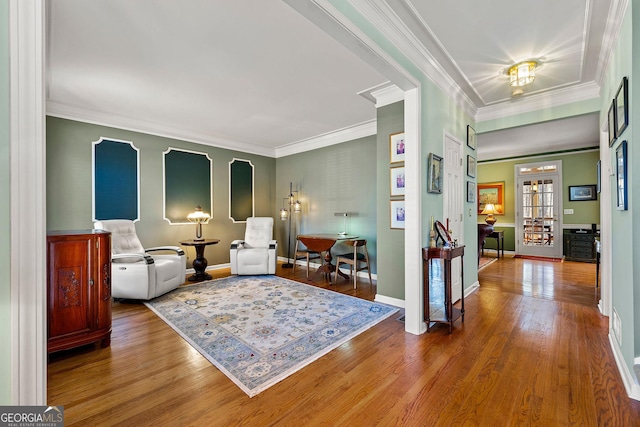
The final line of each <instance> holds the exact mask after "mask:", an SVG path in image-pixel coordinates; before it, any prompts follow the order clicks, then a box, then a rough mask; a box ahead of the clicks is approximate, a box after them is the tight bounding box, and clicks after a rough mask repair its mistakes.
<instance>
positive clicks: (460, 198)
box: [442, 132, 466, 303]
mask: <svg viewBox="0 0 640 427" xmlns="http://www.w3.org/2000/svg"><path fill="white" fill-rule="evenodd" d="M448 144H454V145H455V146H456V147H457V149H458V153H459V155H460V157H459V160H457V161H455V160H454V161H453V162H450V161H449V160H450V158H451V156H450V151H449V150H448V148H447V147H448ZM442 145H443V152H444V156H443V157H444V168H443V171H442V176H443V183H442V194H443V204H442V218H443V219H445V220H446V218H453V221H452V223H453V224H456V225H455V227H454V228H455V229H454V230H453V231H454V232H453V234H452V237H453V238H454V239H456V240H457V241H458V245H464V241H465V240H464V201H465V199H464V198H465V195H466V191H465V188H464V183H465V176H466V175H465V173H464V166H463V163H464V162H463V158H464V144H463V142H462V141H461V140H460V139H458V138H456V137H455V136H453V135H452V134H450V133H448V132H444V137H443V141H442ZM451 170H453V171H454V172H455V173H457V174H458V177H459V183H458V184H459V185H458V188H457V191H456V189H452V188H451V182H450V181H451V180H450V179H447V176H449V172H450V171H451ZM456 194H457V196H456ZM452 197H455V199H453V200H452ZM452 207H455V208H458V209H459V211H458V212H450V208H452ZM456 218H457V219H456ZM461 268H462V261H461V259H460V258H455V259H453V260H452V262H451V298H452V300H453V302H454V303H455V302H456V301H457V300H459V299H460V298H461V297H462V293H463V292H464V283H462V279H461V277H460V271H461Z"/></svg>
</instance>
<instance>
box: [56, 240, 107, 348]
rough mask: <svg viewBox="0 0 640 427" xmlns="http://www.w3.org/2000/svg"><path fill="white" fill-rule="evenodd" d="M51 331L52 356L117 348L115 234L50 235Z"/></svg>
mask: <svg viewBox="0 0 640 427" xmlns="http://www.w3.org/2000/svg"><path fill="white" fill-rule="evenodd" d="M47 331H48V343H47V348H48V351H49V353H51V352H54V351H59V350H66V349H69V348H73V347H78V346H81V345H85V344H90V343H93V342H96V341H100V344H101V346H102V347H108V346H109V345H110V344H111V233H109V232H107V231H102V230H74V231H52V232H49V233H48V235H47Z"/></svg>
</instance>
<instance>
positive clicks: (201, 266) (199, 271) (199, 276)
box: [180, 239, 220, 282]
mask: <svg viewBox="0 0 640 427" xmlns="http://www.w3.org/2000/svg"><path fill="white" fill-rule="evenodd" d="M219 241H220V240H218V239H203V240H194V239H191V240H183V241H181V242H180V244H181V245H183V246H195V248H196V258H195V259H194V260H193V262H192V264H193V269H194V270H195V271H196V272H195V273H194V274H192V275H191V276H190V277H189V281H190V282H201V281H203V280H211V275H210V274H209V273H205V270H206V269H207V259H206V258H205V257H204V247H205V246H208V245H215V244H217V243H218V242H219Z"/></svg>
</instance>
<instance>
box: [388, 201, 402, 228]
mask: <svg viewBox="0 0 640 427" xmlns="http://www.w3.org/2000/svg"><path fill="white" fill-rule="evenodd" d="M389 206H390V213H391V216H390V219H391V224H390V227H391V229H395V230H401V229H404V224H405V208H404V200H390V201H389Z"/></svg>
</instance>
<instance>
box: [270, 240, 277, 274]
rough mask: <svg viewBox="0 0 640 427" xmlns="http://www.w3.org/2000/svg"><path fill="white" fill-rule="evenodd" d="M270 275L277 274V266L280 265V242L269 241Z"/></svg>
mask: <svg viewBox="0 0 640 427" xmlns="http://www.w3.org/2000/svg"><path fill="white" fill-rule="evenodd" d="M268 253H269V274H276V264H277V263H278V241H277V240H270V241H269V251H268Z"/></svg>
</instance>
